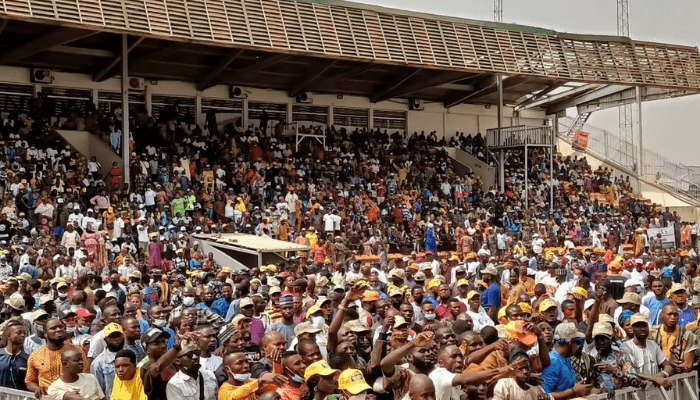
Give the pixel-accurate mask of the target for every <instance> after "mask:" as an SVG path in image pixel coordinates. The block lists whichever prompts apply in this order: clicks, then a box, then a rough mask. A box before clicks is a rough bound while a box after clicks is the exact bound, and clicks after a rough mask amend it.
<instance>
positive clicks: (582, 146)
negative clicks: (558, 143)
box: [571, 131, 588, 151]
mask: <svg viewBox="0 0 700 400" xmlns="http://www.w3.org/2000/svg"><path fill="white" fill-rule="evenodd" d="M586 147H588V132H584V131H576V133H574V140H573V141H572V142H571V148H572V149H574V150H576V151H586Z"/></svg>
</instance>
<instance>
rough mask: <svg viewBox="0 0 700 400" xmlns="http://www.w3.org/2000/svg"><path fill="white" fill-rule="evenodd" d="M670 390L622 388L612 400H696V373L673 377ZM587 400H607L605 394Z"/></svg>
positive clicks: (650, 387)
mask: <svg viewBox="0 0 700 400" xmlns="http://www.w3.org/2000/svg"><path fill="white" fill-rule="evenodd" d="M668 379H669V380H670V381H671V383H673V388H672V389H671V390H666V389H663V388H658V387H655V386H653V385H652V386H648V387H646V388H624V389H620V390H616V391H615V396H614V397H613V399H614V400H681V399H682V400H698V373H697V372H696V371H693V372H690V373H687V374H678V375H673V376H672V377H670V378H668ZM586 399H587V400H609V399H610V396H609V395H608V394H607V393H602V394H596V395H589V396H586Z"/></svg>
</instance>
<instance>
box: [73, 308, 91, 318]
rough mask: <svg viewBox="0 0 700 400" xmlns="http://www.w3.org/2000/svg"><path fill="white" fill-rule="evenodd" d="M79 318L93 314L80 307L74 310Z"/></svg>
mask: <svg viewBox="0 0 700 400" xmlns="http://www.w3.org/2000/svg"><path fill="white" fill-rule="evenodd" d="M75 314H76V315H77V316H78V317H79V318H87V317H94V316H95V314H93V313H91V312H90V311H89V310H88V309H87V308H81V309H79V310H78V311H76V312H75Z"/></svg>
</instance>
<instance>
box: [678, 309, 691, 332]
mask: <svg viewBox="0 0 700 400" xmlns="http://www.w3.org/2000/svg"><path fill="white" fill-rule="evenodd" d="M694 321H695V311H693V309H692V308H690V307H689V306H688V305H686V306H685V309H684V310H681V313H680V315H679V316H678V326H680V327H683V328H685V326H686V325H688V324H689V323H691V322H694Z"/></svg>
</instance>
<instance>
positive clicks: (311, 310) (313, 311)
mask: <svg viewBox="0 0 700 400" xmlns="http://www.w3.org/2000/svg"><path fill="white" fill-rule="evenodd" d="M319 311H321V312H323V315H326V310H325V309H323V308H321V307H317V306H311V307H309V309H308V310H306V318H310V317H311V316H312V315H314V314H316V313H317V312H319Z"/></svg>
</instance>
